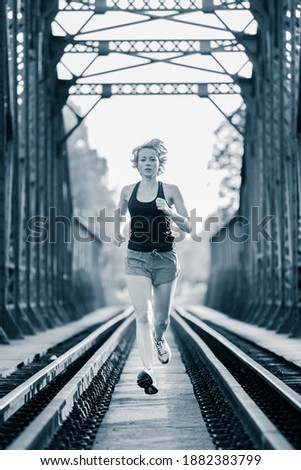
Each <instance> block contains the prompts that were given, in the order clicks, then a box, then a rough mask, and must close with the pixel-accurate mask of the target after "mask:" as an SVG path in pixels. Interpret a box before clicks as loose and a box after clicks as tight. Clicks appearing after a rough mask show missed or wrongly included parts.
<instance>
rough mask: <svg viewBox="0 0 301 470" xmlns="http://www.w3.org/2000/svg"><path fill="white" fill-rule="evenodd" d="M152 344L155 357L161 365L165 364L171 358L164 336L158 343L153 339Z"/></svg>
mask: <svg viewBox="0 0 301 470" xmlns="http://www.w3.org/2000/svg"><path fill="white" fill-rule="evenodd" d="M154 343H155V345H156V348H157V356H158V359H159V361H160V362H161V364H167V363H168V362H169V361H170V358H171V352H170V347H169V346H168V344H167V341H166V339H165V338H164V336H163V337H162V339H161V340H160V341H157V340H156V339H155V337H154Z"/></svg>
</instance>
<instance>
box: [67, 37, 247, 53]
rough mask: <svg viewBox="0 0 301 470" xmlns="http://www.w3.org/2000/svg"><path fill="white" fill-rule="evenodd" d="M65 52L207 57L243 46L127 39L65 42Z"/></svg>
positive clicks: (234, 42) (212, 41) (231, 42)
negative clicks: (179, 54) (175, 54)
mask: <svg viewBox="0 0 301 470" xmlns="http://www.w3.org/2000/svg"><path fill="white" fill-rule="evenodd" d="M66 43H67V45H66V47H65V49H64V51H65V52H68V53H74V54H80V53H97V54H100V55H108V54H110V53H112V52H118V53H122V54H130V55H136V54H146V53H161V52H162V53H178V52H180V53H181V54H183V55H186V54H191V53H201V54H203V55H209V54H212V53H213V52H244V51H245V48H244V46H243V45H242V44H241V43H239V42H238V41H237V40H236V39H208V40H199V39H168V40H166V39H135V40H133V39H128V40H114V41H92V40H91V41H73V43H71V44H70V41H69V40H66Z"/></svg>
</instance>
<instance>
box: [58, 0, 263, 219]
mask: <svg viewBox="0 0 301 470" xmlns="http://www.w3.org/2000/svg"><path fill="white" fill-rule="evenodd" d="M61 3H62V4H64V2H62V1H61ZM161 14H163V12H161ZM218 15H219V16H217V15H214V14H204V13H202V12H192V13H189V14H186V15H180V16H179V17H178V18H177V19H176V21H173V22H170V21H167V20H164V19H163V18H159V19H157V20H155V21H149V22H146V23H143V25H139V24H136V25H132V26H126V27H122V28H117V29H111V27H112V26H114V25H116V24H121V23H122V22H123V23H126V22H127V21H133V20H134V21H137V22H138V21H141V19H145V17H144V16H141V15H133V14H130V13H126V12H124V13H121V12H107V13H106V14H105V15H93V14H92V13H91V12H86V13H84V12H83V13H80V12H70V13H66V12H65V13H60V14H59V15H58V16H57V20H58V23H54V24H53V33H54V34H55V35H60V36H63V35H65V34H66V32H67V33H68V34H71V35H74V37H75V39H82V40H91V39H93V40H113V39H124V40H125V39H137V40H138V39H156V38H160V39H173V38H178V39H181V38H185V39H189V38H192V39H196V38H198V39H208V38H216V39H231V38H234V36H233V34H232V33H231V32H229V30H227V28H225V24H227V25H228V26H229V27H230V29H231V30H232V29H235V30H237V31H242V30H243V29H245V28H246V31H247V32H249V33H250V34H254V32H255V30H256V25H255V24H254V23H255V22H254V21H252V20H253V17H252V15H251V14H250V12H249V11H241V12H235V11H224V12H219V13H218ZM89 18H90V19H89ZM182 20H184V21H189V22H191V24H190V25H187V23H183V22H182ZM84 23H86V25H85V26H84V27H83V28H82V26H83V24H84ZM249 23H250V25H249ZM200 24H205V25H207V26H211V27H213V29H208V28H206V27H202V26H199V25H200ZM248 25H249V26H248ZM61 26H63V28H64V30H63V29H62V28H61ZM81 28H82V29H81ZM101 28H105V29H104V30H100V29H101ZM107 28H109V29H107ZM79 31H80V32H81V34H80V35H76V34H77V33H78V32H79ZM91 31H93V32H91ZM152 56H153V57H154V58H157V59H158V58H159V57H160V56H159V55H158V54H157V55H156V54H153V55H152ZM93 58H94V59H95V60H94V61H93V62H92V63H91V65H90V66H89V63H90V62H91V59H93ZM145 58H147V55H146V54H145ZM161 58H162V54H161ZM215 59H217V60H215ZM215 59H214V58H213V57H212V56H210V55H203V54H194V55H191V56H188V57H181V58H179V59H175V60H176V61H177V63H178V65H170V64H167V63H157V64H151V65H145V66H142V67H138V68H132V69H130V70H124V71H116V72H110V73H105V74H103V73H104V72H107V71H108V70H110V69H114V68H120V67H125V66H129V65H135V64H138V63H141V61H143V59H141V58H137V57H133V56H132V57H130V56H127V55H124V54H116V53H115V54H114V53H113V54H109V55H108V56H99V57H97V56H96V55H93V54H90V55H89V54H81V55H78V54H77V55H74V54H68V53H65V54H64V56H63V57H62V60H61V63H60V64H59V65H58V74H59V77H60V78H72V76H79V75H82V78H80V79H79V80H78V82H79V83H89V82H94V83H95V82H97V83H140V82H156V81H158V82H182V81H183V82H210V81H213V82H224V81H227V82H229V81H231V78H230V76H229V75H227V74H220V73H218V72H221V71H222V70H223V67H224V68H225V69H226V70H227V71H228V73H236V72H237V71H238V70H239V69H240V68H241V67H244V64H245V63H246V61H248V58H247V56H246V54H245V53H243V52H242V53H240V52H238V53H234V54H233V53H215ZM63 64H64V65H63ZM180 64H186V65H187V64H190V65H193V66H194V67H204V68H209V69H210V70H212V72H206V71H200V70H195V69H191V68H187V67H181V66H180ZM84 69H86V71H85V72H84V73H83V70H84ZM243 71H244V72H245V73H244V75H245V76H250V74H251V67H250V62H249V63H248V64H247V65H246V66H245V68H244V69H243ZM99 72H101V73H99ZM89 75H91V76H89ZM89 99H90V101H91V100H92V98H91V97H84V98H83V97H78V98H76V101H75V102H76V103H77V104H81V105H83V108H85V107H86V108H87V107H89V106H90V104H89ZM217 99H218V98H217ZM222 99H223V109H224V110H225V112H226V113H227V112H230V111H231V110H234V109H236V108H237V107H238V105H239V103H240V102H241V97H240V96H236V97H235V96H233V95H232V96H226V97H223V98H222ZM219 104H221V103H219ZM222 120H224V117H223V115H222V114H221V113H220V112H219V111H218V110H217V108H216V107H215V106H214V105H213V104H212V103H211V102H210V100H208V99H206V98H199V97H197V96H187V95H183V96H129V97H127V96H113V97H111V98H110V99H105V100H102V101H101V102H100V103H99V105H97V107H96V108H95V109H94V110H93V111H92V112H91V113H90V114H89V115H88V116H87V118H86V120H85V123H86V125H87V128H88V133H89V143H90V145H91V147H92V148H95V149H97V150H98V152H99V154H100V155H102V156H104V157H106V158H107V159H108V163H109V185H110V187H111V188H115V189H116V190H117V191H118V192H119V191H120V189H121V187H122V186H124V185H126V184H130V183H132V182H135V181H137V180H138V179H139V174H138V173H137V171H136V170H134V169H133V168H132V167H131V162H130V158H131V151H132V149H133V148H134V147H136V146H137V145H139V144H141V143H143V142H145V141H146V140H149V139H151V138H154V137H157V138H159V139H161V140H163V141H164V143H165V145H166V147H167V149H168V151H169V153H168V162H167V165H166V172H165V174H164V175H162V176H160V179H161V180H163V181H165V182H168V183H174V184H177V185H178V186H179V188H180V190H181V192H182V194H183V196H184V199H185V202H186V206H187V208H188V210H192V209H194V208H195V209H196V210H197V215H198V216H202V217H206V216H207V215H209V214H210V213H212V212H213V211H214V210H215V209H216V208H217V206H218V205H219V204H220V203H221V201H220V199H219V196H218V190H219V183H220V180H221V176H222V175H221V174H220V172H217V171H213V170H211V171H209V170H208V169H207V165H208V161H209V160H210V158H211V154H212V150H213V145H214V142H215V136H214V131H215V130H216V128H217V127H218V125H219V124H220V123H221V121H222Z"/></svg>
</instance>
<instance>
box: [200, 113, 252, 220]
mask: <svg viewBox="0 0 301 470" xmlns="http://www.w3.org/2000/svg"><path fill="white" fill-rule="evenodd" d="M215 135H216V143H215V145H214V148H213V154H212V158H211V160H210V161H209V164H208V168H209V169H212V170H215V171H220V172H221V173H222V175H223V179H222V181H221V185H220V191H219V196H220V198H221V200H220V205H219V208H218V210H217V213H218V214H219V215H220V218H221V221H225V220H229V218H231V217H232V216H233V215H234V214H235V213H236V212H237V210H238V208H239V203H240V201H239V195H240V186H241V168H242V156H243V150H244V149H243V137H242V136H241V135H240V134H239V133H238V132H237V131H236V130H235V129H234V128H233V126H231V124H230V123H229V122H228V121H223V122H222V123H221V125H220V126H219V127H218V128H217V130H216V131H215Z"/></svg>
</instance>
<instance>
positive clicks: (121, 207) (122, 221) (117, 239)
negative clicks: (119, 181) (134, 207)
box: [114, 186, 128, 246]
mask: <svg viewBox="0 0 301 470" xmlns="http://www.w3.org/2000/svg"><path fill="white" fill-rule="evenodd" d="M127 198H128V187H127V186H125V187H124V188H122V190H121V193H120V199H119V204H118V207H117V209H116V211H115V223H114V243H115V245H116V246H121V244H122V243H123V242H124V241H125V240H126V238H125V236H124V235H123V233H124V229H125V225H126V217H125V215H126V212H127V207H128V199H127Z"/></svg>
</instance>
